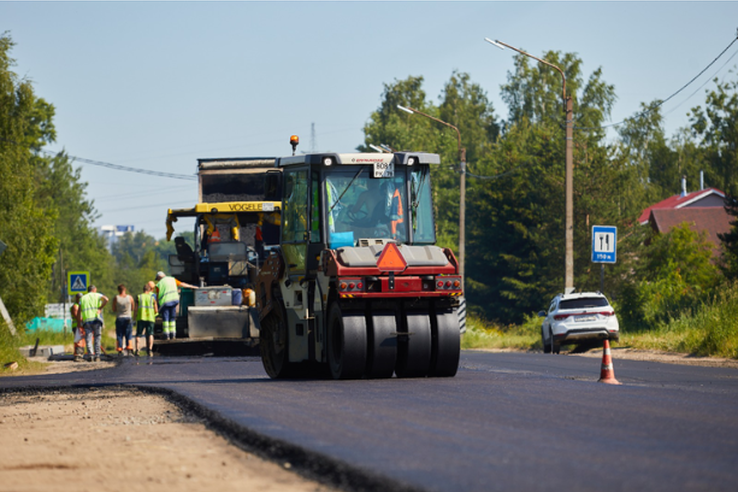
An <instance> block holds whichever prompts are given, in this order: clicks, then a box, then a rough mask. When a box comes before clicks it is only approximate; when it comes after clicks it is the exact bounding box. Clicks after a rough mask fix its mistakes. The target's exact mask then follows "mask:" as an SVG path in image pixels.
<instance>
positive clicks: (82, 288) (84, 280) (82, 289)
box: [67, 272, 90, 296]
mask: <svg viewBox="0 0 738 492" xmlns="http://www.w3.org/2000/svg"><path fill="white" fill-rule="evenodd" d="M89 286H90V272H67V292H68V293H69V295H70V296H73V295H74V294H77V293H82V294H84V293H86V292H87V288H88V287H89Z"/></svg>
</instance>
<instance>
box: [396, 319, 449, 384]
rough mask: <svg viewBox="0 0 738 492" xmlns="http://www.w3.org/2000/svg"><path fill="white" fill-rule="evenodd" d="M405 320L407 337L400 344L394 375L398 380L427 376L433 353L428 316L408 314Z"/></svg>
mask: <svg viewBox="0 0 738 492" xmlns="http://www.w3.org/2000/svg"><path fill="white" fill-rule="evenodd" d="M406 319H407V321H406V323H407V331H408V333H409V335H408V336H407V337H406V338H407V341H402V343H400V346H399V354H398V357H397V367H396V368H395V374H397V377H398V378H418V377H424V376H427V375H428V373H429V372H430V366H431V356H432V351H433V336H432V332H431V320H430V316H429V315H428V313H427V312H420V313H408V314H407V316H406ZM457 333H458V324H457Z"/></svg>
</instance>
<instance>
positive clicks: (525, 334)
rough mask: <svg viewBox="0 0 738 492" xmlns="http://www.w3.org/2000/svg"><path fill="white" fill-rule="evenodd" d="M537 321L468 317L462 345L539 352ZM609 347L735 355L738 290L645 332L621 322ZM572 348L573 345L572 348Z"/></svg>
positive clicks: (533, 318)
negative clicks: (514, 322)
mask: <svg viewBox="0 0 738 492" xmlns="http://www.w3.org/2000/svg"><path fill="white" fill-rule="evenodd" d="M540 327H541V319H540V318H538V317H537V316H535V315H533V314H531V315H528V316H526V317H525V321H524V322H523V323H522V324H520V325H509V326H500V325H497V324H494V323H490V322H489V321H486V320H483V319H481V318H478V317H475V316H473V315H470V316H469V318H467V331H466V333H465V334H464V335H463V337H462V339H461V348H463V349H498V350H499V349H516V350H542V348H543V347H542V344H541V335H540ZM612 345H613V347H629V348H634V349H640V350H656V351H662V352H675V353H682V354H690V355H696V356H701V357H709V356H711V357H724V358H731V359H738V289H737V288H735V287H734V288H729V289H725V290H723V291H721V292H720V293H718V294H717V295H716V296H714V297H713V298H712V299H710V300H709V301H708V302H705V303H703V304H702V305H701V306H699V307H697V308H696V309H694V310H693V311H691V312H686V313H681V314H679V315H677V316H676V317H674V318H673V319H670V320H669V321H668V322H665V323H662V324H660V325H659V326H658V327H657V328H655V329H651V330H639V329H637V328H632V327H626V326H622V325H621V330H620V341H619V342H613V343H612ZM572 347H574V346H572Z"/></svg>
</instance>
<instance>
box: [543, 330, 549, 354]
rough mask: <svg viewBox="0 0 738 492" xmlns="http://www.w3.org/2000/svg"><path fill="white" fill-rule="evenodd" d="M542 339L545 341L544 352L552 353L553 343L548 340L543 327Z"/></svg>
mask: <svg viewBox="0 0 738 492" xmlns="http://www.w3.org/2000/svg"><path fill="white" fill-rule="evenodd" d="M541 341H542V342H543V353H544V354H550V353H551V344H549V343H548V342H547V341H546V336H545V335H544V330H543V328H542V327H541Z"/></svg>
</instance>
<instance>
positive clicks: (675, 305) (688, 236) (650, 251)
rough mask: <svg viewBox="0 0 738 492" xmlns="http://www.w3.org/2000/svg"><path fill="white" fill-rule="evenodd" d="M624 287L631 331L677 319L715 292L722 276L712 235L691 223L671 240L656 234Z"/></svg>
mask: <svg viewBox="0 0 738 492" xmlns="http://www.w3.org/2000/svg"><path fill="white" fill-rule="evenodd" d="M646 244H647V245H646V246H645V247H644V248H643V249H642V251H641V254H642V255H643V256H642V257H641V258H640V259H639V260H638V261H637V262H636V263H635V266H634V270H635V271H634V274H633V275H631V276H630V277H629V279H628V282H627V283H626V284H625V285H624V287H623V293H622V297H621V303H620V305H621V308H622V310H621V315H622V318H623V321H624V324H625V326H626V327H627V329H630V330H635V329H650V328H654V327H656V326H657V325H658V323H661V322H665V321H668V320H669V319H670V318H677V317H679V316H680V315H681V314H682V313H684V312H688V311H689V310H690V309H692V308H694V307H696V306H697V305H698V304H699V303H700V302H701V301H704V300H705V299H707V297H708V296H709V295H710V294H712V293H713V292H714V289H715V287H716V286H717V285H718V284H719V282H720V274H719V270H718V268H717V266H715V263H714V261H713V253H712V245H711V243H710V242H709V241H708V240H707V238H706V233H704V232H703V233H698V232H695V231H692V230H691V229H690V225H689V224H688V223H686V222H684V223H682V224H679V225H678V226H676V227H674V228H672V229H671V231H669V232H668V233H665V234H658V233H655V232H651V233H650V234H649V236H648V238H647V240H646Z"/></svg>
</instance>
